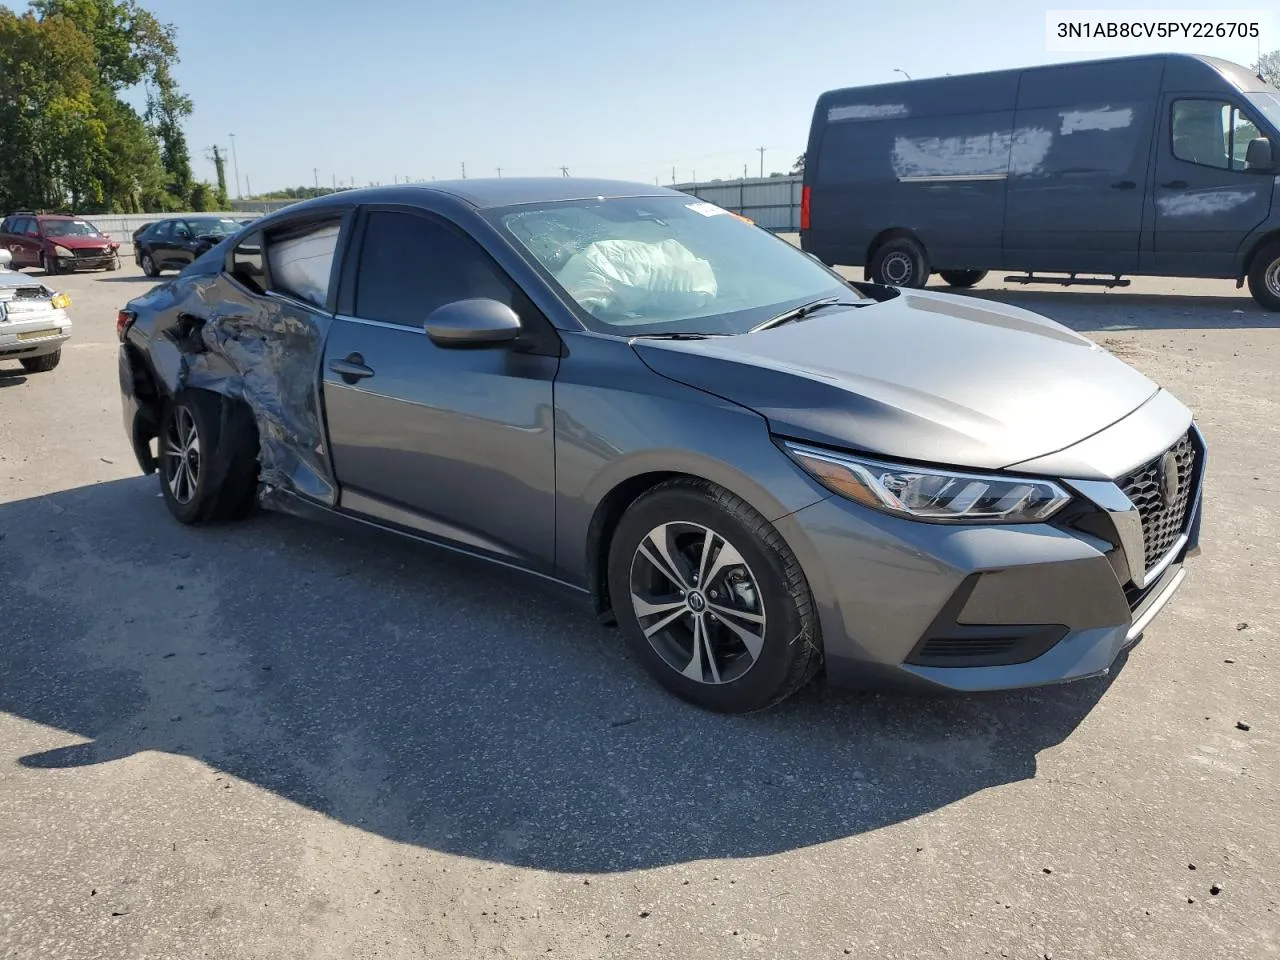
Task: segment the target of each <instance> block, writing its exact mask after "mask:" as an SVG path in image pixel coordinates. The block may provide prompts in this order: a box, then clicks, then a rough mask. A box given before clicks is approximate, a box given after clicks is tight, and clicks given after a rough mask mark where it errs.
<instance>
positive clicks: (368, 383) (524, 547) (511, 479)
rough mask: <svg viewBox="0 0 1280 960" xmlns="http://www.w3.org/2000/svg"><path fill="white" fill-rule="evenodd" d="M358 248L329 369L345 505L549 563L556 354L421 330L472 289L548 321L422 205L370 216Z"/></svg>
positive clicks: (540, 564)
mask: <svg viewBox="0 0 1280 960" xmlns="http://www.w3.org/2000/svg"><path fill="white" fill-rule="evenodd" d="M357 229H358V233H357V235H358V236H359V228H357ZM353 255H354V256H356V257H357V258H358V260H357V265H356V271H355V278H354V297H353V299H352V301H351V303H350V315H349V316H348V315H341V314H340V315H339V316H338V317H337V318H335V320H334V323H333V326H332V327H331V329H330V332H329V337H328V341H327V343H326V345H325V358H324V369H323V377H324V403H325V410H326V415H327V420H328V429H329V443H330V450H331V456H332V458H333V465H334V472H335V475H336V477H337V480H338V483H339V485H340V487H341V491H342V492H341V500H340V502H341V505H342V506H343V508H344V509H346V510H349V511H353V512H356V513H361V514H365V515H368V516H372V517H375V518H377V519H380V520H384V521H388V522H392V523H395V524H398V525H400V526H404V527H410V528H413V529H415V530H418V531H419V532H422V533H425V534H427V535H428V536H431V537H433V538H436V539H440V540H444V541H448V542H453V543H455V544H458V545H461V546H464V547H466V548H468V549H470V550H472V551H475V552H478V553H483V554H487V555H489V556H492V557H496V558H500V559H504V560H507V561H510V562H513V563H517V564H519V565H521V566H527V567H530V568H532V569H538V570H550V569H551V568H552V566H553V563H554V540H555V536H554V533H555V459H554V458H555V449H554V443H553V432H552V420H553V418H552V410H553V388H554V380H555V375H556V371H557V369H558V366H559V358H558V356H552V355H549V354H550V353H551V352H553V351H548V350H543V351H542V352H532V351H529V350H525V349H522V348H520V347H512V346H510V345H499V346H495V347H490V348H479V349H476V348H466V349H446V348H441V347H438V346H436V345H435V344H434V343H432V341H431V340H430V338H429V337H427V335H426V333H425V331H424V329H423V322H424V321H425V320H426V318H427V315H428V314H429V313H430V312H431V311H432V310H433V309H434V308H436V307H438V306H441V305H443V304H445V303H449V302H452V301H455V300H461V299H466V298H469V297H492V298H494V299H501V300H504V301H505V302H507V303H508V304H509V305H511V306H512V307H513V308H515V309H516V312H517V313H519V314H520V316H521V319H522V320H523V321H524V322H525V324H526V325H534V324H539V323H545V320H543V318H541V317H540V316H537V315H535V308H534V307H533V306H532V304H530V303H529V302H528V300H527V299H526V298H525V297H524V296H523V294H521V293H520V291H519V290H518V289H517V288H516V287H515V285H514V284H513V283H512V282H511V281H510V279H509V278H508V277H507V276H506V275H505V273H504V272H503V271H502V270H501V268H499V267H498V266H497V264H496V263H494V262H493V261H492V260H491V259H490V258H489V257H488V255H487V254H485V253H484V251H483V250H481V249H480V247H479V246H478V245H476V244H475V243H474V242H473V241H472V240H470V239H469V238H467V237H466V236H464V235H463V234H462V233H461V232H460V231H459V230H457V229H456V228H455V227H454V226H453V225H452V224H449V223H447V222H445V221H444V220H441V219H437V218H435V217H432V216H429V215H427V214H426V213H424V212H421V211H414V210H409V209H403V208H401V209H381V210H373V211H371V212H369V213H368V214H367V217H366V220H365V225H364V229H363V240H362V241H360V242H359V245H358V246H357V248H355V249H354V250H353ZM353 364H354V365H356V368H363V371H367V373H362V375H352V374H351V373H350V372H349V371H350V370H351V369H352V366H351V365H353ZM343 371H348V372H346V373H344V372H343Z"/></svg>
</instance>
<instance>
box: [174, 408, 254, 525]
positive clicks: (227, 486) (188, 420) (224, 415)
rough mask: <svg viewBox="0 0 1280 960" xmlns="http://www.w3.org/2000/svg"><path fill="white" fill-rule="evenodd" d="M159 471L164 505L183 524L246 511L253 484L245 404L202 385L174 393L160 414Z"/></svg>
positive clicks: (249, 426) (251, 439)
mask: <svg viewBox="0 0 1280 960" xmlns="http://www.w3.org/2000/svg"><path fill="white" fill-rule="evenodd" d="M158 473H159V476H160V492H161V494H162V495H163V496H164V502H165V506H167V507H168V508H169V512H170V513H172V514H173V515H174V517H175V518H177V519H178V520H179V521H180V522H182V523H216V522H219V521H226V520H239V519H241V518H242V517H245V516H247V515H248V514H249V512H250V511H251V510H252V509H253V500H254V493H255V492H256V490H257V485H258V449H257V428H256V426H255V425H254V422H253V415H252V414H251V413H250V411H249V408H248V407H247V406H245V405H244V404H243V403H239V402H237V401H234V400H231V399H229V398H226V397H222V396H220V395H218V394H215V393H208V392H206V391H204V390H187V391H184V392H183V393H181V394H179V395H178V397H177V398H176V399H174V400H173V401H172V402H170V403H169V404H168V405H167V406H166V408H165V411H164V414H163V416H162V417H161V422H160V470H159V471H158Z"/></svg>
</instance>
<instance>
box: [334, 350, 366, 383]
mask: <svg viewBox="0 0 1280 960" xmlns="http://www.w3.org/2000/svg"><path fill="white" fill-rule="evenodd" d="M329 369H330V370H332V371H333V372H334V373H336V374H337V375H338V376H340V377H342V379H343V380H345V381H346V382H347V383H355V382H356V381H357V380H363V379H364V378H365V377H372V376H373V371H372V370H371V369H370V368H369V367H366V366H365V365H364V357H362V356H360V354H358V353H353V354H350V355H348V356H347V358H346V359H345V360H330V361H329Z"/></svg>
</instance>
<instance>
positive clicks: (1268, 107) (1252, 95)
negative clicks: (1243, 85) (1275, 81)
mask: <svg viewBox="0 0 1280 960" xmlns="http://www.w3.org/2000/svg"><path fill="white" fill-rule="evenodd" d="M1245 97H1246V98H1247V99H1248V101H1249V102H1250V103H1251V104H1253V106H1255V107H1257V108H1258V112H1259V113H1261V114H1262V115H1263V116H1264V117H1266V118H1267V120H1269V121H1270V122H1271V126H1273V127H1275V128H1276V129H1277V130H1280V93H1268V92H1266V91H1265V90H1263V91H1259V90H1253V91H1250V92H1249V93H1246V94H1245ZM1277 147H1278V148H1280V145H1277Z"/></svg>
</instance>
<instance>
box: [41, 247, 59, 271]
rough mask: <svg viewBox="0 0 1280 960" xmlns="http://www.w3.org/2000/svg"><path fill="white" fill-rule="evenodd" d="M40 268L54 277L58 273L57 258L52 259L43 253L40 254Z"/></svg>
mask: <svg viewBox="0 0 1280 960" xmlns="http://www.w3.org/2000/svg"><path fill="white" fill-rule="evenodd" d="M40 269H41V270H43V271H44V272H45V275H46V276H50V277H56V276H57V275H58V258H57V257H53V258H52V259H51V258H50V257H49V256H48V255H47V254H45V253H41V254H40Z"/></svg>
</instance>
